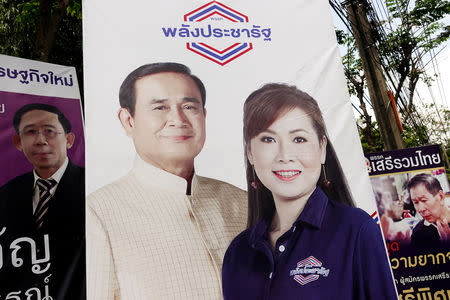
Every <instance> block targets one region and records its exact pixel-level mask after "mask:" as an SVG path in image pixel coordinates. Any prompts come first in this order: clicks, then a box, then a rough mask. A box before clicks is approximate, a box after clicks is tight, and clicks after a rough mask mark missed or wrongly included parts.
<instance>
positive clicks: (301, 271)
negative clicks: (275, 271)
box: [289, 265, 330, 277]
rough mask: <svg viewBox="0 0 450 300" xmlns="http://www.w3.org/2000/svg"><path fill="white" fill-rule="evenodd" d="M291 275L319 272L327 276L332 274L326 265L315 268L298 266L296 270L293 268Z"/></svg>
mask: <svg viewBox="0 0 450 300" xmlns="http://www.w3.org/2000/svg"><path fill="white" fill-rule="evenodd" d="M289 274H290V276H294V275H298V274H318V275H322V276H324V277H327V276H328V274H330V269H325V268H324V267H320V268H314V267H311V266H308V265H307V266H304V267H303V268H302V267H297V268H296V269H295V270H291V272H290V273H289Z"/></svg>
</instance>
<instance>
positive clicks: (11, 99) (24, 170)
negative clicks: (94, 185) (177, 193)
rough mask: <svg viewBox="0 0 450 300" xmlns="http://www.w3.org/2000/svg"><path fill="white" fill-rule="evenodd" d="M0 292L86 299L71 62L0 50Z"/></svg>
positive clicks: (79, 123)
mask: <svg viewBox="0 0 450 300" xmlns="http://www.w3.org/2000/svg"><path fill="white" fill-rule="evenodd" d="M0 127H1V128H2V130H1V134H0V150H1V151H0V152H1V153H2V154H1V156H0V166H1V170H0V282H1V284H0V299H77V300H78V299H85V258H84V257H85V241H84V234H85V233H84V228H85V226H84V222H85V221H84V220H85V217H84V201H85V196H84V186H85V183H84V178H85V176H84V173H85V172H84V164H85V157H84V147H85V144H84V129H83V118H82V113H81V103H80V93H79V89H78V82H77V78H76V72H75V68H73V67H65V66H59V65H53V64H48V63H42V62H37V61H32V60H26V59H21V58H16V57H9V56H4V55H0Z"/></svg>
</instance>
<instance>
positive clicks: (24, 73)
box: [0, 67, 73, 86]
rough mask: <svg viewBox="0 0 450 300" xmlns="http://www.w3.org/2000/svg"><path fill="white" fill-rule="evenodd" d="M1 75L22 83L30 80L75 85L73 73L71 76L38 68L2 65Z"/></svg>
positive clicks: (0, 68) (27, 82)
mask: <svg viewBox="0 0 450 300" xmlns="http://www.w3.org/2000/svg"><path fill="white" fill-rule="evenodd" d="M0 77H6V78H10V79H16V80H19V82H20V83H22V84H29V83H30V82H39V83H45V84H52V85H61V86H73V78H72V74H69V77H66V76H64V77H63V76H57V75H56V74H55V73H54V72H52V71H48V72H47V73H40V71H39V70H36V69H28V70H17V69H11V68H3V67H0Z"/></svg>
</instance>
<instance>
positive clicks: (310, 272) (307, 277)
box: [290, 256, 330, 285]
mask: <svg viewBox="0 0 450 300" xmlns="http://www.w3.org/2000/svg"><path fill="white" fill-rule="evenodd" d="M328 274H330V269H326V268H324V267H323V266H322V262H321V261H320V260H318V259H317V258H315V257H314V256H310V257H308V258H305V259H303V260H301V261H299V262H298V263H297V267H296V268H295V269H294V270H291V272H290V276H294V280H295V281H297V282H298V283H300V284H301V285H305V284H308V283H310V282H312V281H315V280H317V279H319V278H320V276H323V277H328Z"/></svg>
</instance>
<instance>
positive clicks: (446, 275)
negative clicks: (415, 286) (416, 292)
mask: <svg viewBox="0 0 450 300" xmlns="http://www.w3.org/2000/svg"><path fill="white" fill-rule="evenodd" d="M443 279H450V274H449V273H445V272H442V273H440V274H432V275H423V276H409V277H403V276H402V277H401V278H400V282H401V284H403V285H405V284H407V283H413V282H422V281H431V280H443Z"/></svg>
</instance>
